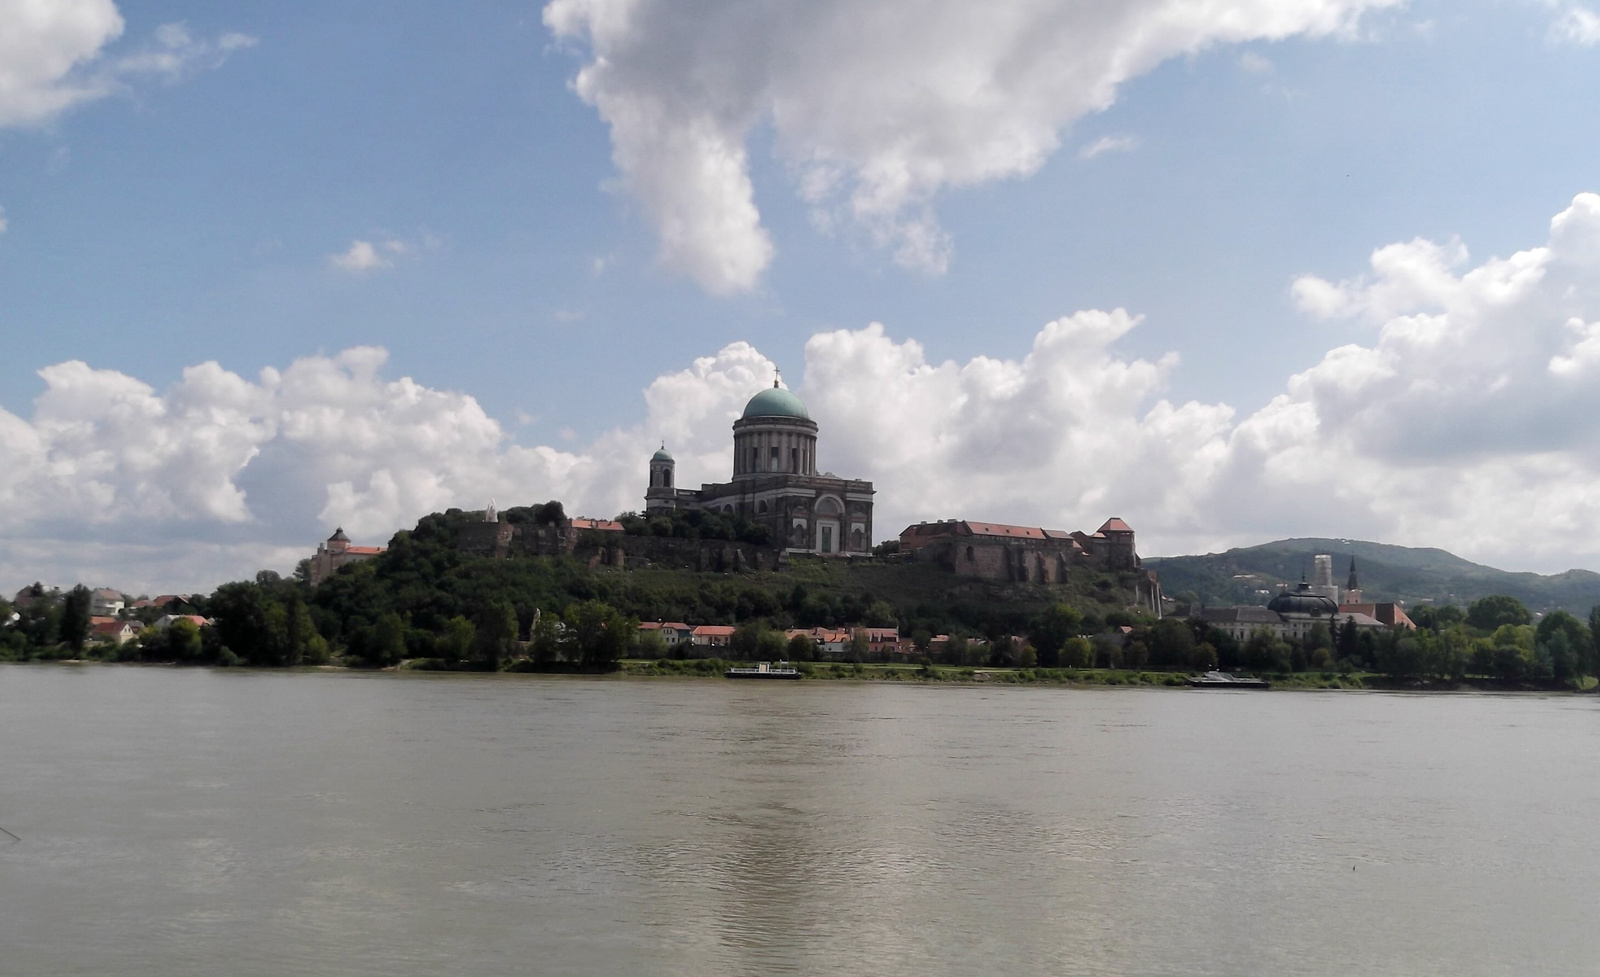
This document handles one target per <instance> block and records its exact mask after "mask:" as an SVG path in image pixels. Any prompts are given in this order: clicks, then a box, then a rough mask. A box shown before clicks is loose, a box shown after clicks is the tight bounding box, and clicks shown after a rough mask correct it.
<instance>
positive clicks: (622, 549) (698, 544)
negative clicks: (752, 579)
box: [456, 522, 783, 570]
mask: <svg viewBox="0 0 1600 977" xmlns="http://www.w3.org/2000/svg"><path fill="white" fill-rule="evenodd" d="M456 549H457V551H459V552H461V553H465V554H467V555H469V556H480V557H493V558H495V559H505V558H507V557H512V556H567V555H572V556H576V557H577V558H578V559H580V560H583V561H585V562H586V563H588V564H589V566H591V567H595V566H616V567H620V566H659V567H674V568H682V569H688V570H774V569H777V568H778V567H779V566H781V565H782V563H783V555H782V554H781V553H780V552H778V551H776V550H774V549H772V548H770V547H765V546H756V545H753V544H751V543H739V542H733V541H730V540H720V539H679V538H677V537H672V536H629V535H626V534H624V533H620V532H613V531H600V530H592V529H590V530H577V529H573V528H572V527H571V526H535V525H533V524H532V523H517V524H513V523H509V522H473V523H466V524H464V525H462V526H460V527H459V528H458V529H457V530H456Z"/></svg>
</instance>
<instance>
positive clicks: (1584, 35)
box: [1550, 4, 1600, 47]
mask: <svg viewBox="0 0 1600 977" xmlns="http://www.w3.org/2000/svg"><path fill="white" fill-rule="evenodd" d="M1550 38H1551V40H1554V41H1556V42H1559V43H1566V44H1576V45H1578V46H1579V47H1594V46H1595V45H1596V44H1600V14H1596V13H1595V12H1594V11H1593V10H1590V9H1589V8H1588V7H1585V6H1583V5H1582V4H1572V5H1570V6H1568V7H1567V8H1566V9H1565V10H1563V11H1562V13H1561V16H1560V17H1558V18H1556V21H1555V23H1554V24H1552V25H1551V26H1550Z"/></svg>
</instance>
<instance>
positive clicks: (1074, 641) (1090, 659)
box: [1061, 634, 1094, 668]
mask: <svg viewBox="0 0 1600 977" xmlns="http://www.w3.org/2000/svg"><path fill="white" fill-rule="evenodd" d="M1093 663H1094V646H1093V645H1091V644H1090V643H1089V639H1088V638H1085V637H1084V636H1083V635H1081V634H1075V635H1073V636H1072V637H1070V638H1068V639H1067V643H1066V644H1064V645H1062V646H1061V665H1062V667H1063V668H1088V667H1089V666H1090V665H1092V664H1093Z"/></svg>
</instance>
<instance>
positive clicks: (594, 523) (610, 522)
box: [572, 516, 622, 533]
mask: <svg viewBox="0 0 1600 977" xmlns="http://www.w3.org/2000/svg"><path fill="white" fill-rule="evenodd" d="M572 528H573V529H598V530H600V531H602V532H607V533H620V532H622V523H620V522H617V521H616V520H614V519H588V518H585V517H582V516H580V517H578V518H577V519H574V520H572Z"/></svg>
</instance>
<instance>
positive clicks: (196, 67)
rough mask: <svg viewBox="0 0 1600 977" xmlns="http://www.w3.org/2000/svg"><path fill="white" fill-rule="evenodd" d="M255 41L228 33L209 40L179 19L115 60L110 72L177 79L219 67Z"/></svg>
mask: <svg viewBox="0 0 1600 977" xmlns="http://www.w3.org/2000/svg"><path fill="white" fill-rule="evenodd" d="M256 43H257V41H256V38H254V37H251V36H249V35H248V34H240V33H236V32H230V33H226V34H223V35H222V36H220V37H218V38H216V39H215V40H208V39H206V38H197V37H195V36H194V35H193V34H191V33H189V27H188V25H186V24H183V23H181V22H180V23H172V24H163V25H161V26H160V27H158V28H156V33H155V38H154V39H153V41H152V42H151V43H147V44H145V45H143V46H142V47H141V48H140V49H139V50H137V51H134V52H132V53H130V54H127V55H124V56H123V57H120V58H118V59H116V61H115V62H114V64H113V71H114V72H115V73H116V74H118V75H123V76H135V75H152V76H156V77H159V78H162V79H164V80H165V81H168V82H178V81H182V80H183V79H185V78H187V77H189V76H190V75H192V74H194V73H195V72H197V71H205V70H209V69H213V68H220V67H222V64H223V63H224V62H225V61H227V60H228V57H229V55H231V54H233V52H235V51H239V50H243V49H246V48H252V47H255V46H256Z"/></svg>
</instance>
